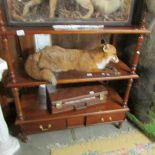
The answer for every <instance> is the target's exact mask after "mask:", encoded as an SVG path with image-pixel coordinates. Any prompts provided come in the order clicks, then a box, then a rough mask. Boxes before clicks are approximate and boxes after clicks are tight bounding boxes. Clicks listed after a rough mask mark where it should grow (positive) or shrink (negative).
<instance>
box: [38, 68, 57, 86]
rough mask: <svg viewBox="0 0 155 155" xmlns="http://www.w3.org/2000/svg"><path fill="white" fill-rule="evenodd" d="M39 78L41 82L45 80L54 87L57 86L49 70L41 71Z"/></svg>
mask: <svg viewBox="0 0 155 155" xmlns="http://www.w3.org/2000/svg"><path fill="white" fill-rule="evenodd" d="M40 77H41V79H42V80H46V81H48V82H51V83H52V85H54V86H55V85H56V84H57V80H56V77H55V75H54V73H53V72H51V71H50V70H49V69H43V70H41V72H40Z"/></svg>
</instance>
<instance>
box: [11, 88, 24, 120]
mask: <svg viewBox="0 0 155 155" xmlns="http://www.w3.org/2000/svg"><path fill="white" fill-rule="evenodd" d="M12 92H13V95H14V98H15V105H16V111H17V117H18V119H20V120H23V119H24V116H23V112H22V107H21V103H20V98H19V89H18V88H12Z"/></svg>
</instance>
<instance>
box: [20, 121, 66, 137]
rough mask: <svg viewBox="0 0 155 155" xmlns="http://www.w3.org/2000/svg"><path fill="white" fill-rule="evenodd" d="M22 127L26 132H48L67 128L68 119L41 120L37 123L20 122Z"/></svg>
mask: <svg viewBox="0 0 155 155" xmlns="http://www.w3.org/2000/svg"><path fill="white" fill-rule="evenodd" d="M20 127H21V129H22V131H23V133H25V134H33V133H41V132H48V131H52V130H59V129H65V128H66V120H65V119H61V120H53V121H40V122H35V123H26V124H20Z"/></svg>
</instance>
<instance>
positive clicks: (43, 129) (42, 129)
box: [39, 124, 52, 131]
mask: <svg viewBox="0 0 155 155" xmlns="http://www.w3.org/2000/svg"><path fill="white" fill-rule="evenodd" d="M51 127H52V125H51V124H48V126H47V128H44V127H43V125H39V129H41V131H48V130H49V129H51Z"/></svg>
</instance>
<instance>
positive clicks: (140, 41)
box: [131, 34, 144, 74]
mask: <svg viewBox="0 0 155 155" xmlns="http://www.w3.org/2000/svg"><path fill="white" fill-rule="evenodd" d="M143 42H144V35H142V34H140V35H139V37H138V42H137V46H136V49H135V53H134V57H133V62H132V69H131V73H132V74H135V72H136V70H137V65H138V62H139V56H140V50H141V48H142V45H143Z"/></svg>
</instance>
